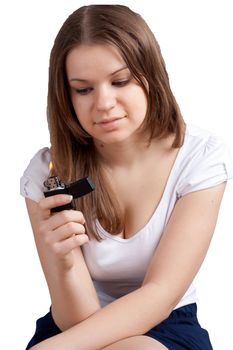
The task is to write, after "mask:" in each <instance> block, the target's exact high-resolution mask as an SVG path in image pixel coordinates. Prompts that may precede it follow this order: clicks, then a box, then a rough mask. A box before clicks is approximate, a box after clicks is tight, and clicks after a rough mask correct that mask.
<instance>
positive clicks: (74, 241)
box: [54, 234, 89, 257]
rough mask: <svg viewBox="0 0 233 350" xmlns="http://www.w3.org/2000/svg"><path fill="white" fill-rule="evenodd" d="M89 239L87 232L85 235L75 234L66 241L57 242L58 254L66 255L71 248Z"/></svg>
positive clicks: (56, 249)
mask: <svg viewBox="0 0 233 350" xmlns="http://www.w3.org/2000/svg"><path fill="white" fill-rule="evenodd" d="M88 240H89V238H88V236H87V235H86V234H83V235H74V236H72V237H70V238H68V239H66V240H64V241H61V242H57V243H56V245H55V246H54V249H55V251H56V254H57V255H58V256H60V257H64V256H65V255H66V254H68V253H69V252H70V251H71V250H73V249H75V248H77V247H79V246H81V245H83V244H85V243H87V242H88Z"/></svg>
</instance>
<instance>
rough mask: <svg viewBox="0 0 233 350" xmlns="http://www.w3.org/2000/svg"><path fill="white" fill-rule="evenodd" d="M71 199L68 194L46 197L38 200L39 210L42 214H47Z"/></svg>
mask: <svg viewBox="0 0 233 350" xmlns="http://www.w3.org/2000/svg"><path fill="white" fill-rule="evenodd" d="M72 199H73V197H72V196H71V195H68V194H56V195H54V196H50V197H46V198H43V199H41V200H40V202H39V203H38V204H39V208H40V209H41V211H42V212H44V213H46V214H47V213H48V212H50V209H52V208H56V207H60V206H61V205H65V204H68V203H70V202H71V201H72Z"/></svg>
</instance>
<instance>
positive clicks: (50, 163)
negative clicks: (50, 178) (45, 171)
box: [49, 161, 53, 175]
mask: <svg viewBox="0 0 233 350" xmlns="http://www.w3.org/2000/svg"><path fill="white" fill-rule="evenodd" d="M52 171H53V162H52V161H50V162H49V172H50V175H51V174H52Z"/></svg>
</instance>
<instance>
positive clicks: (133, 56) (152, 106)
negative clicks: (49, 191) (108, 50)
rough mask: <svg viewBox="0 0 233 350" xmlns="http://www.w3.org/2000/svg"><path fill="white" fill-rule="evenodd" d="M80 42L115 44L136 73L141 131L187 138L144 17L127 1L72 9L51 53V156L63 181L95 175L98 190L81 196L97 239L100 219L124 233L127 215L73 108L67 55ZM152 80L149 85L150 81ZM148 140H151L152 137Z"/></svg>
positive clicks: (176, 144)
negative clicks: (143, 108)
mask: <svg viewBox="0 0 233 350" xmlns="http://www.w3.org/2000/svg"><path fill="white" fill-rule="evenodd" d="M80 44H111V45H114V46H115V47H116V48H118V50H119V52H120V54H121V55H122V58H123V59H124V61H125V62H126V64H127V66H128V68H129V70H130V71H131V74H132V75H133V77H134V78H135V79H136V80H137V81H138V82H139V84H140V85H141V86H142V88H143V89H144V91H145V93H146V96H147V101H148V108H147V114H146V117H145V120H144V122H143V125H142V130H146V131H147V132H148V131H149V133H150V140H151V139H152V138H155V137H157V138H162V137H166V136H168V135H169V134H171V133H173V134H174V142H173V147H180V146H181V145H182V140H183V132H182V131H183V119H182V116H181V113H180V110H179V107H178V105H177V103H176V100H175V98H174V96H173V94H172V91H171V89H170V84H169V78H168V74H167V71H166V67H165V63H164V60H163V57H162V55H161V51H160V47H159V45H158V43H157V41H156V39H155V37H154V35H153V33H152V32H151V30H150V28H149V27H148V26H147V24H146V23H145V21H144V20H143V19H142V17H141V16H140V15H139V14H137V13H135V12H133V11H132V10H130V9H129V8H128V7H126V6H123V5H90V6H84V7H81V8H79V9H78V10H76V11H75V12H73V13H72V14H71V15H70V16H69V17H68V18H67V20H66V21H65V23H64V24H63V26H62V27H61V29H60V31H59V33H58V35H57V37H56V39H55V42H54V46H53V49H52V51H51V56H50V66H49V85H48V123H49V129H50V137H51V156H52V161H53V164H54V168H55V171H56V173H57V174H58V175H59V176H60V177H61V178H62V180H63V181H72V180H75V179H77V178H80V177H83V176H87V175H89V176H91V178H92V179H93V181H94V183H95V186H96V189H95V191H94V192H92V193H91V194H89V195H87V196H85V197H83V198H81V199H79V200H77V206H78V208H79V210H81V211H82V212H83V213H84V216H85V219H86V228H87V231H88V232H89V233H92V234H93V235H94V236H95V237H96V238H97V239H100V237H99V236H98V233H97V230H96V227H95V225H93V223H95V222H96V219H97V218H98V219H99V220H101V222H102V223H104V227H105V229H106V230H108V231H109V232H110V233H111V234H113V235H114V234H119V233H120V232H121V231H122V229H123V227H124V224H123V215H122V212H121V208H120V205H119V203H118V202H117V199H116V196H115V193H114V191H113V189H112V187H111V184H110V182H109V180H108V178H107V176H106V174H105V172H104V170H103V169H102V168H101V166H100V165H99V163H98V155H97V153H96V150H95V147H94V145H93V141H92V139H91V137H90V136H89V135H88V134H87V133H86V132H85V130H83V128H82V127H81V125H80V123H79V121H78V118H77V116H76V114H75V112H74V109H73V106H72V103H71V98H70V93H69V86H68V82H67V76H66V58H67V55H68V53H69V52H70V51H71V50H72V49H73V48H74V47H77V46H78V45H80ZM145 81H146V82H147V84H148V85H147V86H146V85H145ZM150 140H149V141H150Z"/></svg>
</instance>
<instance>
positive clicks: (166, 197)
mask: <svg viewBox="0 0 233 350" xmlns="http://www.w3.org/2000/svg"><path fill="white" fill-rule="evenodd" d="M49 161H50V151H49V148H43V149H41V150H40V151H38V152H37V153H36V155H35V156H34V157H33V158H32V160H31V161H30V163H29V165H28V167H27V169H26V170H25V172H24V174H23V176H22V178H21V181H20V185H21V186H20V187H21V194H22V195H23V196H24V197H28V198H31V199H32V200H34V201H36V202H38V201H39V200H40V199H42V198H43V197H44V194H43V191H44V187H43V182H44V180H45V179H46V178H47V177H48V176H49ZM232 177H233V158H232V157H231V155H230V153H229V151H228V148H227V146H226V145H225V143H224V142H223V141H221V140H220V139H219V138H218V137H217V136H216V135H214V134H212V133H210V132H208V131H206V130H203V129H200V128H199V127H196V126H194V125H190V124H188V125H187V127H186V133H185V139H184V144H183V146H182V147H181V148H180V150H179V152H178V155H177V157H176V160H175V163H174V164H173V167H172V170H171V172H170V176H169V178H168V181H167V184H166V187H165V190H164V193H163V196H162V198H161V200H160V202H159V205H158V206H157V208H156V210H155V211H154V213H153V215H152V216H151V218H150V220H149V221H148V222H147V223H146V224H145V226H144V227H143V228H142V229H140V230H139V231H138V232H137V233H135V234H134V235H133V236H132V237H131V238H128V239H123V238H120V237H118V236H113V235H111V234H109V233H108V232H106V231H105V230H104V229H103V228H102V227H101V225H100V223H99V222H98V221H97V228H98V231H99V234H100V236H101V237H102V238H103V240H102V241H100V242H99V241H97V240H95V239H91V240H90V241H89V242H88V243H86V244H84V245H83V246H82V251H83V254H84V258H85V261H86V264H87V267H88V269H89V271H90V274H91V277H92V279H93V282H94V285H95V287H96V291H97V294H98V296H99V299H100V302H101V305H102V306H104V305H107V304H108V303H110V302H112V301H114V300H115V299H116V298H119V297H121V296H123V295H125V294H127V293H129V292H131V291H133V290H135V289H137V288H139V287H140V286H141V284H142V281H143V279H144V276H145V273H146V270H147V267H148V265H149V262H150V260H151V258H152V256H153V254H154V251H155V249H156V246H157V244H158V242H159V240H160V238H161V235H162V234H163V231H164V228H165V226H166V224H167V222H168V220H169V218H170V215H171V212H172V210H173V208H174V205H175V203H176V201H177V199H179V198H180V197H182V196H184V195H185V194H187V193H190V192H193V191H198V190H202V189H206V188H209V187H211V186H215V185H218V184H220V183H222V182H224V181H227V180H228V179H230V178H232ZM137 205H140V202H139V203H138V204H137ZM193 302H196V293H195V287H194V285H193V284H191V285H190V287H189V288H188V290H187V291H186V293H185V295H184V296H183V298H182V299H181V300H180V302H179V303H178V304H177V305H176V308H178V307H181V306H183V305H187V304H189V303H193Z"/></svg>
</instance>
